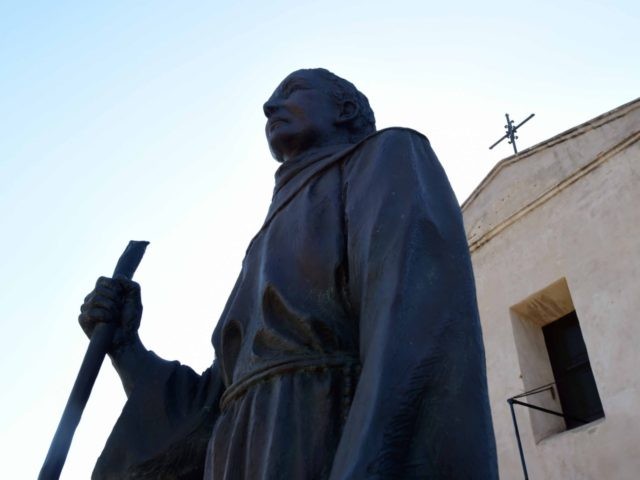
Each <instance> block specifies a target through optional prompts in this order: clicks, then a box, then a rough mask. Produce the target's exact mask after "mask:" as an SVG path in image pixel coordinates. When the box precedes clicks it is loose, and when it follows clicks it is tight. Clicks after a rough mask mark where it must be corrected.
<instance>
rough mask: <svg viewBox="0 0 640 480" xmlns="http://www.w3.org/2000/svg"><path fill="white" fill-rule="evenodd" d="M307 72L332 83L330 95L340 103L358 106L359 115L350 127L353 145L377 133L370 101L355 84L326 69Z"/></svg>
mask: <svg viewBox="0 0 640 480" xmlns="http://www.w3.org/2000/svg"><path fill="white" fill-rule="evenodd" d="M307 70H308V71H311V72H315V73H318V74H320V75H321V76H322V78H324V79H325V80H327V81H329V82H330V84H331V90H330V92H329V93H330V94H331V95H333V96H334V97H335V98H336V100H337V101H338V102H343V101H345V100H350V101H352V102H354V103H355V104H356V105H357V107H358V115H357V116H356V118H354V119H353V121H352V122H351V125H350V126H349V130H350V131H349V140H350V141H351V142H352V143H356V142H358V141H360V140H362V139H363V138H364V137H366V136H367V135H369V134H371V133H373V132H375V131H376V118H375V115H374V113H373V110H372V109H371V106H370V105H369V100H368V99H367V97H366V96H365V94H364V93H362V92H361V91H360V90H358V89H357V88H356V86H355V85H354V84H353V83H351V82H350V81H349V80H345V79H344V78H342V77H339V76H338V75H336V74H335V73H333V72H330V71H329V70H327V69H326V68H310V69H307Z"/></svg>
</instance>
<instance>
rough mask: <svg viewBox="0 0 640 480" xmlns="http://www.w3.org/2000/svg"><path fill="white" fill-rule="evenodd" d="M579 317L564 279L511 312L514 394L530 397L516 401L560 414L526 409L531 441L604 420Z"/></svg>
mask: <svg viewBox="0 0 640 480" xmlns="http://www.w3.org/2000/svg"><path fill="white" fill-rule="evenodd" d="M579 313H580V312H579V311H578V313H576V308H575V307H574V305H573V300H572V298H571V294H570V293H569V286H568V284H567V281H566V279H564V278H561V279H560V280H557V281H555V282H553V283H552V284H551V285H549V286H547V287H546V288H543V289H542V290H540V291H538V292H535V293H534V294H532V295H530V296H529V297H527V298H525V299H524V300H522V301H521V302H520V303H518V304H516V305H514V306H512V307H511V323H512V327H513V336H514V341H515V344H516V348H517V351H518V361H519V364H520V376H521V378H522V383H523V387H524V390H523V391H520V392H518V391H514V392H513V395H514V396H515V395H517V394H521V393H523V392H533V393H531V394H530V395H526V398H521V399H520V400H522V401H524V402H526V403H528V404H531V405H535V406H538V407H541V408H543V409H546V410H550V411H554V412H559V413H560V414H561V416H558V415H553V414H549V413H546V412H544V411H540V410H534V409H527V410H529V417H530V419H531V429H532V431H533V435H534V438H535V441H536V442H539V441H540V440H542V439H544V438H546V437H549V436H550V435H553V434H555V433H558V432H562V431H565V430H568V429H571V428H575V427H578V426H580V425H583V424H585V423H588V422H591V421H593V420H596V419H598V418H601V417H604V412H603V408H602V403H601V401H600V396H599V394H598V389H597V385H596V383H597V382H596V378H595V377H594V374H593V371H592V369H591V364H590V363H589V355H588V352H587V345H586V344H585V339H584V337H583V331H582V330H581V324H580V321H579ZM583 328H584V327H583ZM542 387H544V388H542Z"/></svg>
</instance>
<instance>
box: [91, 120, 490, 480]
mask: <svg viewBox="0 0 640 480" xmlns="http://www.w3.org/2000/svg"><path fill="white" fill-rule="evenodd" d="M212 343H213V346H214V349H215V361H214V363H213V365H212V366H211V367H210V368H209V369H208V370H206V371H205V372H204V373H203V374H201V375H198V374H196V373H195V372H194V371H193V370H191V369H190V368H189V367H187V366H183V365H181V364H179V363H178V362H167V361H165V360H162V359H160V358H159V357H157V356H155V355H154V354H152V353H150V354H149V355H148V358H147V359H146V360H145V362H146V365H145V367H144V368H145V371H146V372H147V375H146V377H145V378H143V379H140V380H139V381H138V382H137V383H136V385H135V387H134V389H133V391H131V392H130V393H129V397H128V400H127V403H126V405H125V407H124V409H123V412H122V414H121V416H120V418H119V419H118V421H117V423H116V425H115V427H114V429H113V432H112V433H111V436H110V437H109V439H108V440H107V444H106V446H105V449H104V451H103V453H102V455H101V456H100V458H99V459H98V462H97V465H96V468H95V470H94V473H93V478H94V479H99V480H103V479H124V478H126V479H134V478H135V479H165V478H166V479H201V478H204V479H206V480H282V479H293V480H297V479H300V480H360V479H455V480H463V479H481V480H493V479H497V467H496V454H495V444H494V436H493V430H492V424H491V416H490V411H489V404H488V397H487V386H486V377H485V360H484V351H483V345H482V335H481V330H480V323H479V319H478V311H477V305H476V297H475V286H474V280H473V272H472V268H471V262H470V256H469V250H468V246H467V240H466V236H465V231H464V228H463V224H462V216H461V212H460V208H459V206H458V203H457V201H456V198H455V196H454V194H453V191H452V190H451V187H450V185H449V182H448V180H447V177H446V175H445V173H444V171H443V169H442V167H441V165H440V164H439V162H438V160H437V158H436V156H435V154H434V153H433V150H432V149H431V147H430V145H429V142H428V140H427V139H426V138H425V137H424V136H423V135H421V134H419V133H417V132H415V131H413V130H409V129H403V128H391V129H386V130H382V131H378V132H376V133H374V134H372V135H370V136H369V137H367V138H366V139H364V140H363V141H361V142H359V143H357V144H354V145H339V146H331V147H327V148H324V149H321V150H317V151H314V152H312V153H309V154H307V155H303V156H301V157H299V158H297V159H294V160H292V161H287V162H285V163H284V164H283V165H282V166H281V167H280V168H279V169H278V171H277V173H276V185H275V189H274V195H273V200H272V204H271V206H270V209H269V212H268V215H267V218H266V220H265V222H264V224H263V226H262V228H261V229H260V231H259V232H258V233H257V235H256V236H255V237H254V238H253V240H252V241H251V243H250V245H249V247H248V249H247V253H246V256H245V258H244V260H243V264H242V270H241V272H240V275H239V277H238V280H237V282H236V284H235V287H234V288H233V291H232V292H231V295H230V297H229V300H228V302H227V304H226V307H225V309H224V311H223V313H222V316H221V318H220V320H219V322H218V324H217V326H216V328H215V331H214V332H213V337H212Z"/></svg>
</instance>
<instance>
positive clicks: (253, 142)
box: [0, 0, 640, 479]
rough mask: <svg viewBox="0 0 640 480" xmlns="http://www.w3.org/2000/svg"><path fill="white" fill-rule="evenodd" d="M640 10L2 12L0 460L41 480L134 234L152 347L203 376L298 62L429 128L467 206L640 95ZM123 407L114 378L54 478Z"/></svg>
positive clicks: (385, 112)
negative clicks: (94, 303)
mask: <svg viewBox="0 0 640 480" xmlns="http://www.w3.org/2000/svg"><path fill="white" fill-rule="evenodd" d="M639 25H640V3H639V2H637V1H615V0H613V1H607V2H605V1H564V2H558V1H556V2H551V1H545V0H543V1H536V2H515V1H514V2H492V1H485V2H470V1H459V2H426V1H422V2H406V1H401V0H399V1H395V2H372V1H367V2H364V1H362V2H361V1H351V2H345V1H344V0H343V1H339V2H338V1H323V2H300V1H270V2H257V1H254V2H243V1H237V2H222V1H218V2H196V1H183V2H162V1H153V2H151V1H136V2H119V1H110V2H64V1H58V2H38V1H28V0H22V1H15V2H10V1H1V2H0V226H1V232H2V234H1V235H0V252H2V263H1V268H0V322H2V331H3V335H2V336H1V337H0V352H1V355H2V361H1V362H0V365H1V366H0V368H1V369H2V370H1V377H0V378H1V379H2V387H3V388H2V394H1V396H0V405H1V407H2V408H1V409H0V412H2V413H0V451H2V452H3V453H4V455H3V465H2V472H3V478H35V477H36V475H37V471H38V470H39V468H40V465H41V462H42V460H43V458H44V455H45V453H46V450H47V448H48V445H49V442H50V439H51V436H52V434H53V431H54V429H55V426H56V424H57V421H58V418H59V415H60V413H61V411H62V408H63V406H64V403H65V401H66V397H67V394H68V390H69V389H70V387H71V385H72V382H73V379H74V377H75V374H76V371H77V367H78V365H79V364H80V361H81V359H82V356H83V354H84V350H85V348H86V343H87V342H86V339H85V338H84V336H83V334H82V332H81V331H80V329H79V328H78V326H77V323H76V317H77V315H78V308H79V305H80V304H81V302H82V299H83V298H84V296H85V295H86V294H87V293H88V292H89V291H90V290H91V288H92V286H93V283H94V282H95V278H96V277H97V276H99V275H103V274H110V273H111V271H112V269H113V267H114V264H115V261H116V259H117V258H118V256H119V254H120V252H121V250H122V249H123V248H124V246H125V245H126V243H127V241H128V240H129V239H132V238H133V239H146V240H150V241H151V242H152V243H151V246H150V247H149V250H148V254H147V256H146V257H145V259H144V260H143V264H142V266H141V268H140V270H139V274H138V276H137V279H138V280H139V281H140V282H141V283H142V288H143V302H144V304H145V315H144V318H143V326H142V329H141V335H142V337H143V341H144V342H145V344H147V346H149V347H150V348H152V349H154V350H155V351H156V352H157V353H159V354H160V355H162V356H164V357H166V358H170V359H180V360H181V361H183V362H184V363H187V364H190V365H192V366H193V367H194V368H195V369H196V370H203V369H205V368H206V367H207V366H208V364H209V363H210V362H211V360H212V358H213V351H212V348H211V345H210V335H211V332H212V330H213V327H214V325H215V323H216V320H217V317H218V315H219V314H220V312H221V310H222V308H223V306H224V302H225V300H226V296H227V294H228V292H229V291H230V288H231V286H232V284H233V282H234V280H235V277H236V275H237V273H238V271H239V268H240V262H241V260H242V256H243V254H244V250H245V247H246V245H247V243H248V241H249V240H250V238H251V237H252V235H253V233H254V232H255V231H256V230H257V228H258V227H259V225H260V223H261V220H262V219H263V217H264V215H265V213H266V210H267V207H268V202H269V199H270V194H271V188H272V181H273V179H272V175H273V172H274V170H275V168H276V166H277V164H276V163H275V162H274V161H273V160H271V159H270V156H269V153H268V150H267V147H266V142H265V140H264V138H263V124H264V119H263V117H262V113H261V105H262V103H263V102H264V100H265V99H266V98H267V97H268V95H269V94H270V93H271V91H272V90H273V88H274V87H275V86H276V85H277V83H278V82H279V81H280V80H281V79H282V78H283V77H284V76H285V75H286V74H287V73H289V72H290V71H292V70H294V69H297V68H300V67H314V66H324V67H326V68H329V69H330V70H333V71H334V72H336V73H337V74H339V75H341V76H344V77H346V78H348V79H350V80H352V81H353V82H354V83H355V84H356V85H357V86H358V87H359V88H360V89H361V90H362V91H364V92H365V93H366V94H367V96H368V97H369V99H370V100H371V104H372V106H373V109H374V110H375V112H376V116H377V119H378V126H379V127H387V126H393V125H401V126H408V127H412V128H415V129H417V130H420V131H422V132H424V133H425V134H427V135H428V136H429V138H430V139H431V142H432V144H433V146H434V148H435V150H436V152H437V153H438V155H439V157H440V159H441V161H442V163H443V164H444V166H445V168H446V169H447V171H448V173H449V176H450V179H451V182H452V184H453V186H454V189H455V190H456V193H457V195H458V198H459V200H460V201H463V200H464V199H465V198H466V197H467V196H468V194H469V193H470V192H471V191H472V190H473V188H474V187H475V186H476V185H477V184H478V183H479V182H480V180H481V179H482V178H483V176H484V175H485V174H486V173H487V172H488V171H489V170H490V169H491V167H492V166H493V165H494V164H495V163H496V162H497V161H498V160H500V159H501V158H503V157H506V156H508V155H509V154H510V147H509V146H508V145H507V144H506V143H505V144H502V145H501V146H499V147H497V148H496V149H495V150H493V151H489V150H488V146H489V145H490V144H491V143H493V142H494V141H495V140H497V139H498V138H499V137H500V136H501V135H502V133H503V125H504V113H505V112H509V113H510V114H511V115H512V116H513V117H514V118H515V119H516V120H520V119H523V118H524V117H525V116H527V115H528V114H529V113H533V112H535V113H536V117H535V118H534V119H533V120H531V121H530V122H529V123H528V124H527V125H526V126H525V127H523V129H522V131H521V133H520V146H521V147H522V148H525V147H528V146H531V145H534V144H536V143H538V142H540V141H543V140H545V139H546V138H549V137H551V136H553V135H555V134H557V133H560V132H561V131H563V130H566V129H568V128H570V127H572V126H575V125H577V124H579V123H582V122H584V121H587V120H589V119H590V118H592V117H594V116H596V115H598V114H600V113H603V112H605V111H607V110H610V109H612V108H615V107H617V106H618V105H620V104H622V103H626V102H628V101H630V100H633V99H634V98H636V97H638V95H639V94H640V88H639V87H640V62H639V61H638V51H639V50H640V28H639ZM123 402H124V395H123V393H122V392H121V389H120V386H119V384H118V380H117V377H116V376H115V374H114V373H113V371H112V369H111V367H110V366H109V365H108V364H107V365H106V368H104V369H103V371H102V372H101V375H100V378H99V379H98V382H97V385H96V388H95V389H94V394H93V397H92V399H91V401H90V402H89V405H88V407H87V411H86V413H85V416H84V418H83V421H82V423H81V425H80V428H79V430H78V432H77V434H76V438H75V440H74V444H73V445H72V449H71V453H70V456H69V458H68V460H67V465H66V467H65V470H64V471H63V478H70V479H76V478H77V479H84V478H88V476H89V472H90V470H91V468H92V464H93V462H94V459H95V457H96V456H97V455H98V453H99V451H100V449H101V446H102V445H103V443H104V441H105V439H106V436H107V434H108V432H109V431H110V429H111V425H112V424H113V421H114V420H115V418H116V417H117V415H118V412H119V410H120V409H121V407H122V405H123Z"/></svg>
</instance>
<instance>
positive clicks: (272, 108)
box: [262, 100, 278, 118]
mask: <svg viewBox="0 0 640 480" xmlns="http://www.w3.org/2000/svg"><path fill="white" fill-rule="evenodd" d="M276 110H278V106H277V105H276V103H275V102H274V101H272V100H267V101H266V102H265V104H264V105H263V106H262V111H263V112H264V116H265V117H267V118H269V117H270V116H271V115H273V114H274V113H275V112H276Z"/></svg>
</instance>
